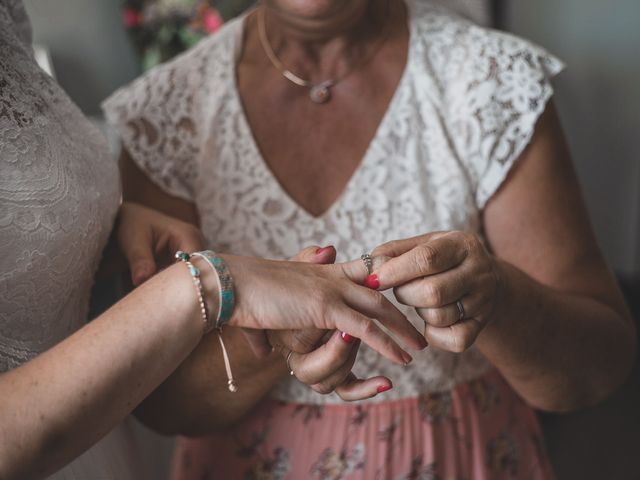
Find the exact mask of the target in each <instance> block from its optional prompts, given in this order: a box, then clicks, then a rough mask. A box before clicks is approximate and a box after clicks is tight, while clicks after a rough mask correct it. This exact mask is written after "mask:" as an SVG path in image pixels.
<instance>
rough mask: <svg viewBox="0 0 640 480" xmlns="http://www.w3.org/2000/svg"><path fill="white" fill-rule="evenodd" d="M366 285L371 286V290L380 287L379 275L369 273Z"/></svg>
mask: <svg viewBox="0 0 640 480" xmlns="http://www.w3.org/2000/svg"><path fill="white" fill-rule="evenodd" d="M364 286H365V287H368V288H370V289H371V290H377V289H379V288H380V280H378V275H376V274H373V275H369V276H368V277H367V279H366V280H365V281H364Z"/></svg>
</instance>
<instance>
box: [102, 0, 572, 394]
mask: <svg viewBox="0 0 640 480" xmlns="http://www.w3.org/2000/svg"><path fill="white" fill-rule="evenodd" d="M409 6H410V12H411V14H410V31H411V36H410V37H411V39H410V48H409V62H408V65H407V68H406V70H405V72H404V74H403V77H402V79H401V81H400V84H399V86H398V89H397V91H396V93H395V95H394V97H393V99H392V101H391V104H390V106H389V109H388V111H387V113H386V115H385V116H384V118H383V120H382V123H381V125H380V127H379V129H378V133H377V135H376V137H375V138H374V139H373V141H372V143H371V145H370V146H369V149H368V151H367V153H366V155H365V157H364V158H363V160H362V163H361V165H360V167H359V168H358V169H357V170H356V172H355V173H354V175H353V177H352V178H351V180H350V181H349V183H348V185H347V187H346V190H345V192H344V193H343V194H342V196H341V197H340V198H339V199H338V200H337V201H336V202H335V204H334V205H333V206H332V207H331V208H330V209H329V210H328V211H327V212H326V213H324V214H323V215H322V216H320V217H317V218H316V217H313V216H311V215H310V214H308V213H307V212H305V211H304V210H303V209H302V208H300V207H299V205H297V204H296V203H295V202H294V201H293V200H292V199H291V198H290V197H289V196H288V195H287V194H286V192H285V191H284V190H283V189H282V187H281V186H280V185H279V183H278V182H277V180H276V179H275V178H274V176H273V174H272V173H271V171H270V170H269V169H268V167H267V166H266V164H265V163H264V161H263V160H262V158H261V156H260V152H259V150H258V148H257V146H256V143H255V141H254V139H253V136H252V132H251V130H250V128H249V125H248V122H247V119H246V118H245V116H244V112H243V109H242V106H241V102H240V98H239V95H238V92H237V89H236V86H235V81H234V62H235V57H234V53H233V52H234V51H236V50H237V47H238V43H237V42H238V39H239V38H241V33H242V28H243V27H242V20H238V21H235V22H231V23H230V24H227V25H226V26H225V27H224V28H223V30H222V31H221V32H220V33H219V34H216V35H214V36H213V37H210V38H208V39H206V40H204V41H203V42H201V43H200V44H199V45H198V46H196V47H195V48H194V49H193V50H191V51H190V52H189V53H188V54H187V55H185V56H182V57H181V58H179V59H177V60H176V61H174V62H171V63H169V64H167V65H165V66H164V67H161V68H159V69H156V70H155V71H151V72H150V73H148V74H147V75H146V76H145V77H144V78H143V79H141V80H139V81H138V82H136V83H134V84H133V85H132V86H130V87H126V88H124V89H122V90H120V91H119V92H118V93H117V94H116V95H115V96H114V97H112V98H111V99H109V100H108V101H107V102H106V103H105V105H104V107H105V111H106V113H107V115H108V117H109V118H110V119H111V120H112V121H113V122H114V123H115V124H116V127H117V128H118V129H119V131H120V132H122V137H123V142H124V145H125V146H126V148H128V149H129V151H130V152H131V153H132V156H133V159H134V161H136V162H137V163H138V164H139V165H140V166H141V167H142V168H143V169H144V170H145V172H146V173H147V174H148V176H149V177H150V178H151V179H152V180H153V181H154V182H156V183H157V184H158V185H160V186H161V187H162V188H164V189H165V190H166V191H168V192H169V193H172V192H173V193H181V191H180V188H176V187H175V186H176V185H177V184H181V185H182V184H184V185H185V186H187V187H186V188H185V191H184V192H182V193H185V192H188V195H183V196H185V197H187V196H188V197H189V198H192V199H193V201H194V202H195V203H196V205H197V207H198V210H199V212H200V217H201V226H202V228H203V231H204V234H205V236H206V237H207V239H208V240H209V242H210V243H211V245H212V247H213V248H215V249H218V250H220V251H227V252H233V253H238V254H245V255H256V256H261V257H267V258H288V257H289V256H291V255H293V254H295V253H296V252H297V251H299V250H300V249H302V248H303V247H305V246H308V245H310V244H316V245H335V246H336V248H337V250H338V252H339V257H338V260H339V261H341V260H346V259H353V258H358V257H359V256H360V255H361V254H362V253H363V252H365V251H369V250H370V249H372V248H374V247H375V246H376V245H378V244H380V243H383V242H385V241H388V240H391V239H396V238H404V237H409V236H414V235H418V234H421V233H424V232H427V231H432V230H444V229H446V230H449V229H461V230H467V231H473V232H480V231H481V228H480V227H481V225H480V212H481V210H482V208H483V207H484V204H485V203H486V201H487V199H488V198H490V197H491V195H492V194H493V193H494V192H495V191H496V189H497V188H498V187H499V185H500V183H501V182H502V180H503V179H504V175H506V173H507V172H508V170H509V169H510V168H511V166H512V165H513V163H514V162H515V160H516V159H517V158H518V156H519V154H520V153H521V151H522V149H523V148H524V146H525V145H526V143H527V142H528V141H529V139H530V137H531V134H532V132H533V130H534V128H535V123H536V121H537V118H538V117H539V115H540V113H541V111H542V110H543V108H544V105H545V103H546V102H547V100H548V98H549V97H550V95H551V93H552V87H551V85H550V83H549V78H550V77H551V76H552V75H554V74H555V73H557V72H558V71H559V70H560V68H561V64H560V63H559V61H558V60H556V59H555V58H554V57H552V56H550V55H549V54H548V53H546V52H545V51H543V50H542V49H540V48H538V47H536V46H534V45H532V44H530V43H529V42H527V41H524V40H521V39H518V38H516V37H513V36H510V35H506V34H503V33H498V32H495V31H492V30H487V29H484V28H481V27H479V26H477V25H474V24H473V23H471V22H470V21H467V20H464V19H463V18H462V17H459V16H457V15H455V14H452V13H451V12H450V11H448V10H446V9H444V8H440V7H438V6H434V5H430V4H428V3H426V2H418V1H411V2H409ZM172 72H173V73H172ZM203 72H205V73H206V74H205V73H203ZM168 78H181V79H182V80H181V82H182V83H181V84H175V83H174V84H169V83H167V79H168ZM189 95H193V96H191V97H190V96H189ZM184 99H189V102H190V103H187V101H185V100H184ZM166 104H169V105H172V108H171V109H166V110H165V109H164V108H165V107H164V106H163V105H166ZM131 105H135V107H131ZM203 105H206V106H207V108H206V109H204V108H201V107H199V106H203ZM167 110H174V111H177V112H180V116H182V115H185V116H186V117H187V118H191V119H192V123H193V124H196V125H199V126H200V128H199V130H198V135H192V136H188V137H186V140H185V138H182V139H181V140H182V141H188V142H189V144H190V149H191V150H192V151H193V155H192V156H191V157H190V158H183V157H182V156H180V155H175V154H174V149H173V147H169V148H168V149H167V150H163V149H161V148H159V146H160V145H166V144H168V142H169V141H170V140H171V139H172V138H173V137H174V136H175V124H176V122H177V121H178V118H177V117H176V116H175V115H173V116H172V115H171V112H169V111H167ZM191 110H193V112H192V113H190V112H191ZM139 123H144V124H149V125H152V126H153V128H154V129H156V131H157V132H158V135H159V138H158V139H157V141H156V142H154V143H153V145H151V146H149V145H148V144H147V143H146V142H145V141H144V139H143V140H142V141H137V140H136V137H135V134H134V133H132V132H135V128H132V127H131V125H135V124H139ZM166 124H169V125H170V126H169V127H168V129H167V131H166V132H165V131H164V130H163V129H162V126H163V125H166ZM166 172H171V176H173V175H177V176H178V178H176V179H174V178H171V177H170V176H167V175H166ZM365 199H366V202H365ZM400 308H401V309H402V310H403V311H404V312H405V313H406V314H407V316H408V317H409V318H410V319H411V321H413V322H414V323H415V324H416V325H417V326H419V328H422V325H423V324H422V320H421V319H419V317H417V315H416V314H415V312H413V311H412V310H410V309H407V308H406V307H400ZM490 368H491V365H490V364H489V363H488V362H487V361H486V360H485V359H484V358H483V356H482V355H481V354H480V353H479V352H478V351H477V350H475V349H473V348H472V349H471V350H469V351H467V352H465V353H463V354H459V355H457V354H452V353H447V352H441V351H437V350H435V349H430V348H428V349H426V350H425V351H423V352H420V353H417V354H416V355H414V362H413V364H412V365H410V366H408V367H399V366H395V365H391V364H390V363H389V362H387V361H386V360H384V359H382V358H380V357H379V356H378V355H377V354H376V353H375V352H373V351H372V350H370V349H368V348H367V347H366V346H363V347H362V349H361V351H360V353H359V356H358V359H357V361H356V365H355V367H354V373H355V374H356V375H359V376H371V375H376V374H382V375H387V376H389V377H390V378H392V379H393V381H394V389H393V390H392V391H390V392H388V393H387V394H385V396H384V400H385V401H386V400H389V399H396V398H404V397H410V396H416V395H419V394H424V393H428V392H436V391H443V390H448V389H451V388H452V387H454V386H455V385H456V384H459V383H462V382H466V381H468V380H471V379H473V378H477V377H478V376H480V375H482V374H483V373H485V372H486V371H487V370H489V369H490ZM274 395H275V396H276V397H277V398H279V399H282V400H287V401H296V402H302V403H310V404H317V403H333V402H337V401H339V400H338V399H337V398H336V397H334V396H332V395H329V396H324V397H323V396H319V395H317V394H315V393H314V392H312V391H311V390H310V389H308V388H307V387H306V386H304V385H302V384H300V383H298V382H297V381H296V380H295V379H292V378H289V379H287V380H285V381H284V382H283V383H282V384H281V385H280V386H278V387H277V388H276V390H275V391H274ZM371 401H373V402H375V401H381V400H379V399H373V400H371Z"/></svg>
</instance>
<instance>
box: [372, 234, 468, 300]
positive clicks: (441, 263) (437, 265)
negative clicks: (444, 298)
mask: <svg viewBox="0 0 640 480" xmlns="http://www.w3.org/2000/svg"><path fill="white" fill-rule="evenodd" d="M460 239H461V236H459V235H454V234H448V235H443V236H440V237H437V238H434V239H431V240H430V241H429V242H426V243H421V244H420V245H418V246H417V247H415V248H413V249H412V250H409V251H408V252H406V253H404V254H402V255H400V256H399V257H395V258H392V259H391V260H389V261H388V262H386V263H385V264H384V265H382V266H381V267H380V268H379V269H378V270H377V271H376V272H375V275H376V276H377V279H376V280H377V282H378V284H379V289H382V290H386V289H388V288H391V287H397V286H400V285H403V284H405V283H407V282H409V281H411V280H414V279H416V278H420V277H424V276H427V275H434V274H436V273H440V272H444V271H446V270H449V269H452V268H454V267H456V266H458V265H459V264H460V263H462V262H463V261H464V259H465V258H466V256H467V254H468V249H467V245H466V243H465V242H463V241H460Z"/></svg>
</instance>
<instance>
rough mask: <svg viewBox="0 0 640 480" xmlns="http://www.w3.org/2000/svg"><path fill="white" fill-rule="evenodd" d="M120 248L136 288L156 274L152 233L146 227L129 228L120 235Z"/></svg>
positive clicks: (139, 225) (140, 225)
mask: <svg viewBox="0 0 640 480" xmlns="http://www.w3.org/2000/svg"><path fill="white" fill-rule="evenodd" d="M119 243H120V248H121V249H122V253H123V254H124V256H125V257H126V259H127V263H128V264H129V270H130V271H131V281H132V283H133V285H134V286H136V287H137V286H138V285H140V284H141V283H143V282H144V281H146V280H148V279H149V278H151V276H153V274H154V273H156V270H157V268H156V262H155V258H154V254H153V251H154V245H153V243H154V238H153V232H152V231H151V228H150V227H149V226H148V225H143V224H138V225H136V226H129V227H128V228H127V231H126V232H122V234H121V235H120V241H119Z"/></svg>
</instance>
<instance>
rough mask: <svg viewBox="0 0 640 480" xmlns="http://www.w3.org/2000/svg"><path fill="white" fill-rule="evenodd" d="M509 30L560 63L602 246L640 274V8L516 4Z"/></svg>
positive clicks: (521, 0) (597, 0)
mask: <svg viewBox="0 0 640 480" xmlns="http://www.w3.org/2000/svg"><path fill="white" fill-rule="evenodd" d="M506 3H507V16H506V18H507V25H506V27H507V29H509V30H511V31H513V32H516V33H518V34H521V35H523V36H525V37H528V38H530V39H533V40H535V41H536V42H538V43H540V44H542V45H543V46H545V47H547V48H548V49H550V50H551V51H552V52H553V53H555V54H557V55H559V56H560V57H561V58H562V59H563V60H564V61H565V62H566V63H567V66H568V68H567V70H566V72H565V73H563V74H562V76H561V77H560V78H559V80H558V96H557V103H558V106H559V109H560V113H561V116H562V119H563V122H564V124H565V127H566V130H567V134H568V137H569V143H570V145H571V148H572V152H573V155H574V161H575V164H576V166H577V169H578V173H579V176H580V180H581V182H582V185H583V188H584V191H585V194H586V199H587V203H588V206H589V210H590V213H591V216H592V219H593V223H594V225H595V228H596V231H597V233H598V237H599V239H600V243H601V245H602V247H603V248H604V250H605V252H606V254H607V256H608V258H609V260H610V261H611V263H612V264H613V265H614V267H615V268H616V270H618V271H620V272H622V273H626V274H630V273H637V272H640V2H639V1H638V0H607V1H603V0H532V1H525V0H517V1H516V0H512V1H508V2H506Z"/></svg>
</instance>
